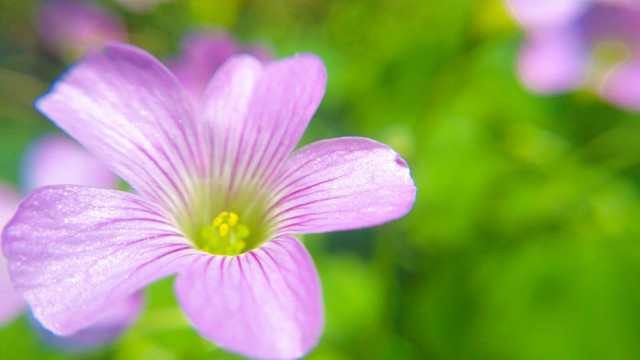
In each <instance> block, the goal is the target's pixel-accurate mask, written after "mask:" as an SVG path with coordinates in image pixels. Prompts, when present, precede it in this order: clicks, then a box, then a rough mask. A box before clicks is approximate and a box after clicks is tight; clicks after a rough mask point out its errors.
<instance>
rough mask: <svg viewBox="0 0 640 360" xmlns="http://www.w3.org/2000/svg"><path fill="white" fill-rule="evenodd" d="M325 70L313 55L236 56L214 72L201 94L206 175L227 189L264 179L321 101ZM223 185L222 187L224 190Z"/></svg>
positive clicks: (320, 61) (274, 167) (271, 172)
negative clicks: (268, 60)
mask: <svg viewBox="0 0 640 360" xmlns="http://www.w3.org/2000/svg"><path fill="white" fill-rule="evenodd" d="M325 85H326V70H325V68H324V64H323V63H322V60H320V59H319V58H318V57H316V56H315V55H311V54H299V55H295V56H292V57H289V58H285V59H282V60H279V61H275V62H271V63H268V64H266V65H265V64H262V63H261V62H260V61H258V60H257V59H256V58H253V57H251V56H248V55H245V56H234V57H232V58H231V59H230V60H229V61H227V62H226V63H225V64H224V65H223V66H222V67H221V68H220V69H219V70H218V71H217V72H216V74H215V75H214V77H213V79H212V80H211V82H210V83H209V85H208V88H207V90H206V92H205V97H204V99H203V110H202V114H201V115H202V118H203V120H205V121H206V122H207V123H208V124H209V129H210V130H209V134H208V135H209V136H210V137H211V139H210V140H209V141H208V142H207V143H209V144H211V146H210V148H209V149H208V152H209V155H208V158H210V159H212V161H211V163H212V164H213V165H214V166H215V167H212V168H210V169H209V174H210V176H216V177H218V178H219V179H222V181H221V183H228V184H230V185H229V190H228V192H229V193H232V194H233V191H234V190H237V189H238V188H239V187H238V186H236V185H237V184H241V183H243V182H245V181H247V180H249V179H256V178H258V179H260V178H262V179H264V178H265V177H267V176H269V174H273V172H275V170H277V169H278V168H279V167H280V166H281V165H282V164H283V163H284V161H285V160H286V157H287V156H288V155H289V154H290V153H291V151H292V150H293V149H294V148H295V146H296V145H297V143H298V141H299V140H300V137H301V136H302V134H303V133H304V130H305V129H306V127H307V124H308V123H309V121H310V120H311V117H312V116H313V114H314V112H315V111H316V109H317V108H318V105H319V104H320V100H321V99H322V96H323V95H324V90H325ZM225 190H226V189H225Z"/></svg>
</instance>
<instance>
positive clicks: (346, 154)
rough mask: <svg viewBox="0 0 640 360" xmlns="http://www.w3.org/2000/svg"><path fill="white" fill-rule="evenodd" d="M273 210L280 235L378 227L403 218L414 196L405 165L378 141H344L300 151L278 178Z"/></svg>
mask: <svg viewBox="0 0 640 360" xmlns="http://www.w3.org/2000/svg"><path fill="white" fill-rule="evenodd" d="M277 179H278V180H277V181H276V183H277V184H281V185H279V187H278V188H277V189H276V190H275V192H276V193H277V194H278V196H279V199H278V200H277V202H276V204H275V205H274V206H273V207H272V209H271V211H270V212H269V216H270V217H271V219H270V220H271V221H275V222H276V224H277V226H278V228H279V230H278V233H280V234H282V233H297V234H304V233H317V232H327V231H337V230H349V229H358V228H363V227H368V226H373V225H379V224H382V223H384V222H387V221H391V220H394V219H397V218H399V217H402V216H404V215H405V214H406V213H407V212H409V210H410V209H411V206H412V205H413V202H414V201H415V198H416V188H415V185H414V182H413V179H412V178H411V171H410V170H409V166H408V165H407V163H406V162H405V161H404V160H403V159H402V158H401V157H400V155H398V154H397V153H396V152H395V151H393V149H391V148H390V147H389V146H387V145H384V144H381V143H379V142H377V141H374V140H371V139H367V138H358V137H344V138H338V139H328V140H322V141H318V142H315V143H312V144H310V145H307V146H305V147H303V148H302V149H300V150H298V151H296V152H295V153H294V154H293V155H292V157H291V159H289V161H288V162H287V163H286V165H285V167H284V168H283V170H282V172H281V173H280V174H279V175H278V177H277Z"/></svg>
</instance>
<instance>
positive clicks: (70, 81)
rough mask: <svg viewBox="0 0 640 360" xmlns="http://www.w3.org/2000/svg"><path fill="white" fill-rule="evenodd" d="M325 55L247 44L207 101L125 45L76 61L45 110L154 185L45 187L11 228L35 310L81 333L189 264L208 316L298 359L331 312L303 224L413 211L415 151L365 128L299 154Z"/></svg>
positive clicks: (217, 327) (19, 276)
mask: <svg viewBox="0 0 640 360" xmlns="http://www.w3.org/2000/svg"><path fill="white" fill-rule="evenodd" d="M325 83H326V72H325V69H324V65H323V64H322V61H321V60H320V59H319V58H317V57H316V56H314V55H311V54H299V55H296V56H293V57H290V58H285V59H282V60H280V61H275V62H271V63H268V64H263V63H262V62H260V61H258V60H257V59H255V58H253V57H251V56H249V55H240V56H234V57H232V58H231V59H230V60H229V61H227V62H226V63H225V64H224V65H223V66H222V67H221V68H220V69H219V70H218V71H217V72H216V73H215V75H214V77H213V78H212V79H211V81H210V82H209V85H208V87H207V89H206V91H205V93H204V95H203V97H202V101H201V108H200V111H198V112H194V110H193V107H192V105H191V103H190V101H189V99H188V97H187V96H186V94H185V92H184V91H183V90H182V89H181V86H180V84H179V83H178V81H177V80H176V78H175V77H174V76H173V75H172V74H171V73H170V72H169V71H168V70H167V69H166V68H165V67H164V66H163V65H162V64H160V63H159V62H158V61H157V60H156V59H154V58H153V57H152V56H150V55H149V54H148V53H146V52H144V51H142V50H140V49H137V48H135V47H132V46H128V45H124V44H111V45H109V46H108V47H107V48H106V49H105V50H104V51H102V52H92V53H90V54H88V55H87V56H86V57H85V58H84V59H83V60H81V61H80V62H78V63H77V64H75V65H74V66H73V67H71V68H70V69H69V70H68V71H67V72H66V73H65V74H64V75H63V76H62V77H61V79H59V80H58V81H57V83H56V84H55V85H54V86H53V87H52V89H51V91H50V92H49V93H47V94H45V95H44V96H43V97H41V98H40V99H39V100H38V101H37V103H36V107H37V108H38V109H39V110H40V111H41V112H43V113H44V114H45V115H46V116H48V117H49V118H50V119H51V120H52V121H54V122H55V123H56V124H57V125H58V126H60V127H61V128H62V129H64V130H65V131H67V132H68V133H69V134H71V135H72V136H73V137H75V138H76V139H77V140H78V141H79V142H80V143H82V144H83V145H84V146H85V147H87V148H88V149H89V150H91V151H92V152H93V153H94V154H96V155H97V156H98V157H100V158H101V159H102V160H103V161H105V162H106V163H107V164H109V165H110V167H111V168H112V169H113V170H114V171H115V172H116V173H117V174H118V175H120V176H121V177H122V178H123V179H124V180H126V181H127V182H128V183H129V184H130V185H131V186H133V187H134V188H135V189H136V190H137V192H138V193H139V195H135V194H130V193H125V192H120V191H115V190H105V189H100V188H93V187H81V186H69V185H66V186H52V187H45V188H41V189H39V190H36V191H34V192H32V193H31V194H30V195H29V196H28V197H27V198H26V199H25V200H24V201H23V202H22V203H21V205H20V208H19V209H18V211H17V213H16V215H15V216H14V218H13V219H12V220H11V221H10V222H9V224H8V225H7V227H6V228H5V230H4V233H3V239H4V240H3V244H2V246H3V251H4V253H5V255H6V256H7V258H8V262H9V269H10V272H11V277H12V280H13V282H14V285H15V286H16V288H17V289H18V291H20V292H21V293H22V295H23V296H24V298H25V299H26V300H27V301H28V302H29V304H30V306H31V309H32V311H33V313H34V315H35V317H36V318H37V319H38V320H39V321H40V322H41V323H42V324H43V325H44V326H45V327H47V328H49V329H51V330H52V331H53V332H55V333H57V334H62V335H64V334H69V333H73V332H74V331H76V330H77V329H79V328H82V327H84V326H86V325H87V324H89V323H91V322H92V321H94V319H95V318H96V317H97V316H99V315H100V313H101V311H102V309H103V308H104V307H105V306H106V305H107V304H111V303H113V302H116V301H120V300H121V299H123V298H125V297H127V296H129V295H131V294H133V293H135V292H137V291H138V290H139V289H141V288H142V287H144V286H146V285H147V284H149V283H151V282H153V281H156V280H158V279H160V278H163V277H166V276H169V275H171V274H175V273H177V274H178V275H177V278H176V282H175V292H176V295H177V298H178V302H179V303H180V306H181V307H182V309H183V310H184V312H185V313H186V315H187V317H188V318H189V319H190V320H191V322H192V323H193V325H194V326H195V328H196V329H197V330H198V331H199V332H200V333H201V334H202V335H203V336H205V337H206V338H208V339H210V340H211V341H213V342H215V343H216V344H218V345H219V346H221V347H223V348H224V349H227V350H229V351H233V352H236V353H239V354H242V355H245V356H249V357H260V358H283V359H287V358H297V357H300V356H303V355H304V354H306V353H307V352H308V351H309V350H310V349H311V348H312V347H314V346H315V344H316V343H317V342H318V339H319V337H320V335H321V333H322V329H323V324H324V315H323V305H322V295H321V288H320V282H319V279H318V275H317V272H316V269H315V266H314V265H313V261H312V260H311V257H310V256H309V254H308V252H307V251H306V250H305V248H304V246H302V244H301V243H300V241H298V240H297V239H296V238H295V237H294V236H293V235H292V234H296V233H298V234H305V233H318V232H326V231H339V230H349V229H358V228H362V227H367V226H373V225H378V224H381V223H384V222H387V221H390V220H393V219H397V218H399V217H401V216H403V215H405V214H406V213H407V212H408V211H409V210H410V208H411V206H412V204H413V202H414V200H415V193H416V189H415V186H414V183H413V179H412V178H411V175H410V171H409V168H408V166H407V163H406V162H405V161H404V160H403V159H402V158H401V157H400V156H399V155H398V154H397V153H396V152H394V151H393V150H392V149H390V148H389V147H388V146H386V145H384V144H380V143H378V142H376V141H373V140H371V139H366V138H356V137H346V138H338V139H329V140H323V141H319V142H316V143H312V144H310V145H307V146H305V147H303V148H301V149H299V150H297V151H295V152H293V153H292V151H293V150H294V148H295V146H296V144H297V143H298V141H299V139H300V137H301V136H302V133H303V132H304V130H305V128H306V126H307V124H308V122H309V121H310V119H311V117H312V115H313V113H314V112H315V110H316V108H317V107H318V105H319V104H320V100H321V98H322V96H323V94H324V89H325Z"/></svg>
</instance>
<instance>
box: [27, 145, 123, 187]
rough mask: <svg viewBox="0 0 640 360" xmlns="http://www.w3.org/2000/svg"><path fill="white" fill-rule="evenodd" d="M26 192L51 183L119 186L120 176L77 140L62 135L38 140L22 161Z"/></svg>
mask: <svg viewBox="0 0 640 360" xmlns="http://www.w3.org/2000/svg"><path fill="white" fill-rule="evenodd" d="M22 179H23V180H22V184H23V189H24V192H25V193H28V192H29V191H31V190H33V189H36V188H39V187H43V186H47V185H64V184H73V185H87V186H95V187H102V188H115V187H116V186H117V185H118V178H117V177H116V176H115V175H114V174H113V173H112V172H111V171H110V170H109V168H108V167H107V166H106V165H105V164H104V163H102V162H101V161H99V160H98V159H97V158H96V157H94V156H92V155H91V154H89V152H87V150H85V149H84V148H83V147H82V146H80V145H78V143H76V142H75V141H73V140H71V139H69V138H67V137H65V136H59V135H51V136H45V137H42V138H40V139H38V140H37V141H35V142H34V143H33V144H32V145H31V147H30V148H29V150H27V154H26V156H25V159H24V161H23V163H22Z"/></svg>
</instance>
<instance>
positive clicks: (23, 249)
mask: <svg viewBox="0 0 640 360" xmlns="http://www.w3.org/2000/svg"><path fill="white" fill-rule="evenodd" d="M169 219H170V217H169V216H168V215H167V214H166V213H165V212H164V211H163V210H162V209H161V208H159V207H157V206H155V205H152V204H150V203H148V202H146V201H144V200H143V199H142V198H140V197H139V196H136V195H133V194H129V193H125V192H120V191H115V190H104V189H97V188H89V187H80V186H51V187H45V188H41V189H38V190H36V191H34V192H32V193H31V194H30V195H29V196H27V197H26V198H25V199H24V200H23V202H22V203H21V204H20V208H19V209H18V212H17V213H16V215H15V216H14V218H13V219H12V220H11V221H10V222H9V224H8V225H7V227H6V228H5V229H4V232H3V233H2V250H3V252H4V254H5V256H6V257H7V260H8V262H9V272H10V274H11V278H12V280H13V283H14V286H15V287H16V289H17V290H18V291H19V292H20V293H21V294H22V295H23V297H24V298H25V299H26V300H27V302H28V303H29V305H30V306H31V310H32V312H33V314H34V316H35V317H36V318H37V319H38V320H39V321H40V322H41V323H42V324H43V326H45V327H46V328H48V329H50V330H51V331H53V332H54V333H56V334H58V335H70V334H73V333H74V332H76V331H77V330H79V329H81V328H84V327H86V326H88V325H90V324H92V323H94V322H95V321H97V320H98V319H99V318H100V316H101V315H102V314H103V313H104V311H105V309H107V308H109V307H110V306H111V305H112V304H114V303H116V302H118V301H121V300H122V299H124V298H125V297H127V296H130V295H132V294H133V293H135V292H136V291H138V290H139V289H140V288H142V287H143V286H145V285H147V284H148V283H150V282H152V281H154V280H157V279H160V278H162V277H165V276H167V275H170V274H172V273H174V272H176V271H177V270H178V269H180V267H181V264H182V263H181V261H182V259H183V258H184V255H185V254H187V253H191V252H193V251H194V250H192V246H191V243H190V242H189V241H188V240H187V239H186V238H184V237H183V236H182V235H181V234H180V233H179V232H178V231H177V229H176V228H175V227H174V226H173V225H172V223H171V220H169Z"/></svg>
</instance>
